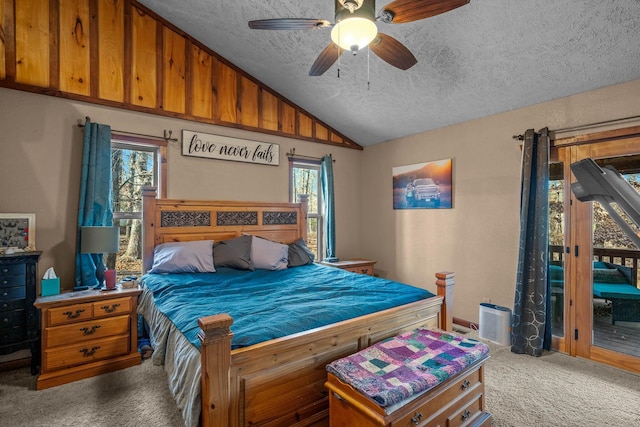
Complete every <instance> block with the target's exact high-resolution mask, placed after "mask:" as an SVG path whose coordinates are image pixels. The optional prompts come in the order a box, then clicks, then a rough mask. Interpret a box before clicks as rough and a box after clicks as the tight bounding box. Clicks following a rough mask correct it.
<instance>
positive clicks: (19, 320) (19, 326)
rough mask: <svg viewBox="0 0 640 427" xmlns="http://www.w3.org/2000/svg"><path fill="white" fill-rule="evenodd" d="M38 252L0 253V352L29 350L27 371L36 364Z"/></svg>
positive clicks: (37, 361)
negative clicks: (29, 364)
mask: <svg viewBox="0 0 640 427" xmlns="http://www.w3.org/2000/svg"><path fill="white" fill-rule="evenodd" d="M41 253H42V252H18V253H14V254H11V255H0V354H3V355H4V354H11V353H13V352H16V351H18V350H23V349H30V350H31V373H32V374H34V375H35V374H37V373H38V367H39V365H40V348H39V343H38V332H39V331H38V316H37V313H36V309H35V307H34V306H33V302H34V301H35V299H36V282H37V264H38V259H39V258H40V254H41Z"/></svg>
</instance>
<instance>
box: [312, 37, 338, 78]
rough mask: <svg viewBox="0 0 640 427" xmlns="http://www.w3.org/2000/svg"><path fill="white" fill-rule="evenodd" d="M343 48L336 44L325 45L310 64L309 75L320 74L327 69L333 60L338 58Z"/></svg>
mask: <svg viewBox="0 0 640 427" xmlns="http://www.w3.org/2000/svg"><path fill="white" fill-rule="evenodd" d="M342 52H344V49H341V48H340V47H339V46H338V45H337V44H335V43H331V44H330V45H329V46H327V47H325V48H324V50H323V51H322V52H321V53H320V55H319V56H318V57H317V58H316V60H315V62H314V63H313V65H312V66H311V70H309V75H310V76H321V75H323V74H324V72H325V71H327V70H328V69H329V68H331V66H332V65H333V63H334V62H336V60H337V59H338V57H339V56H340V55H342Z"/></svg>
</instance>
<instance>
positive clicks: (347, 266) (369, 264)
mask: <svg viewBox="0 0 640 427" xmlns="http://www.w3.org/2000/svg"><path fill="white" fill-rule="evenodd" d="M320 264H322V265H326V266H328V267H335V268H340V269H342V270H347V271H353V272H354V273H360V274H368V275H369V276H373V268H374V265H376V261H371V260H369V259H359V258H358V259H349V260H344V261H337V262H321V263H320Z"/></svg>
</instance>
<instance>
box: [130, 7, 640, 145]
mask: <svg viewBox="0 0 640 427" xmlns="http://www.w3.org/2000/svg"><path fill="white" fill-rule="evenodd" d="M139 1H140V3H142V4H143V5H145V6H147V7H148V8H150V9H151V10H153V11H154V12H156V13H158V14H159V15H161V16H162V17H164V18H165V19H167V20H168V21H169V22H171V23H173V24H174V25H176V26H177V27H179V28H181V29H182V30H183V31H185V32H186V33H188V34H190V35H191V36H193V37H194V38H196V39H197V40H199V41H200V42H202V43H204V44H205V45H207V46H208V47H210V48H211V49H212V50H213V51H215V52H216V53H218V54H219V55H221V56H223V57H224V58H226V59H227V60H229V61H230V62H232V63H234V64H236V65H237V66H238V67H240V68H241V69H243V70H244V71H246V72H247V73H249V74H251V75H252V76H254V77H255V78H256V79H258V80H259V81H261V82H263V83H264V84H266V85H267V86H269V87H271V88H272V89H274V90H275V91H277V92H279V93H280V94H281V95H283V96H284V97H286V98H288V99H290V100H291V101H292V102H294V103H296V104H297V105H299V106H300V107H302V108H303V109H305V110H307V111H309V112H310V113H311V114H313V115H314V116H316V117H317V118H319V119H320V120H322V121H324V122H325V123H327V124H329V125H330V126H332V127H333V128H335V129H336V130H338V131H340V132H342V133H343V134H344V135H346V136H348V137H349V138H351V139H352V140H354V141H355V142H357V143H358V144H360V145H363V146H366V145H371V144H376V143H379V142H383V141H387V140H390V139H395V138H398V137H402V136H405V135H411V134H415V133H419V132H422V131H426V130H430V129H435V128H439V127H443V126H447V125H451V124H455V123H460V122H464V121H467V120H472V119H476V118H480V117H485V116H489V115H492V114H496V113H501V112H505V111H509V110H513V109H516V108H521V107H525V106H528V105H533V104H537V103H540V102H544V101H548V100H552V99H556V98H560V97H564V96H568V95H572V94H575V93H580V92H585V91H589V90H593V89H597V88H600V87H604V86H609V85H612V84H616V83H622V82H625V81H630V80H635V79H638V78H640V0H582V1H578V0H562V1H560V0H526V1H525V0H471V3H470V4H468V5H466V6H463V7H461V8H458V9H455V10H453V11H450V12H447V13H445V14H442V15H439V16H435V17H432V18H428V19H424V20H421V21H417V22H412V23H407V24H384V23H380V22H379V23H378V24H377V25H378V29H379V31H380V32H382V33H386V34H389V35H391V36H393V37H395V38H396V39H398V40H399V41H400V42H402V43H403V44H404V45H405V46H407V47H408V48H409V49H410V50H411V51H412V52H413V54H414V55H415V57H416V58H417V59H418V63H417V64H416V65H415V66H413V67H412V68H410V69H409V70H407V71H401V70H399V69H397V68H395V67H392V66H391V65H388V64H387V63H385V62H383V61H382V60H380V59H379V58H378V57H376V56H375V55H374V54H371V55H370V56H368V55H367V50H363V51H361V52H359V53H358V55H357V56H355V57H354V56H351V55H350V54H344V55H343V56H342V57H341V60H340V78H338V76H337V68H338V66H337V65H338V64H337V63H336V64H334V65H333V67H332V68H331V69H329V70H328V71H327V72H326V73H325V74H324V75H322V76H320V77H309V76H308V73H309V69H310V68H311V65H312V64H313V62H314V61H315V59H316V57H317V56H318V55H319V54H320V52H321V51H322V50H323V49H324V48H325V47H326V46H327V45H328V44H329V43H330V40H331V38H330V31H331V30H330V29H329V28H325V29H317V30H308V31H262V30H251V29H249V27H248V25H247V22H248V21H249V20H254V19H267V18H317V19H326V20H328V21H331V22H333V21H334V16H333V15H334V10H333V9H334V1H333V0H297V1H285V0H263V1H255V0H139ZM387 3H389V1H378V2H377V5H376V10H381V9H382V6H384V5H385V4H387ZM367 62H369V66H368V67H367ZM367 74H368V75H369V77H368V78H367ZM367 80H369V81H370V88H369V89H367ZM638 103H639V105H640V100H638Z"/></svg>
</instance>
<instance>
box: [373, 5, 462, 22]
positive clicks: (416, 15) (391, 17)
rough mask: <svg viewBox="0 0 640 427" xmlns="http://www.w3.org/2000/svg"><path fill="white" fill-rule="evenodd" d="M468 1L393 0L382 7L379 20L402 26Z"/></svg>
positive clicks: (447, 10)
mask: <svg viewBox="0 0 640 427" xmlns="http://www.w3.org/2000/svg"><path fill="white" fill-rule="evenodd" d="M469 1H470V0H395V1H392V2H391V3H389V4H388V5H386V6H385V7H384V10H383V11H382V13H381V15H380V20H381V21H383V22H386V23H387V24H390V23H393V24H403V23H406V22H412V21H418V20H420V19H425V18H430V17H432V16H436V15H440V14H441V13H445V12H449V11H450V10H453V9H456V8H458V7H460V6H464V5H465V4H467V3H469Z"/></svg>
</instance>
